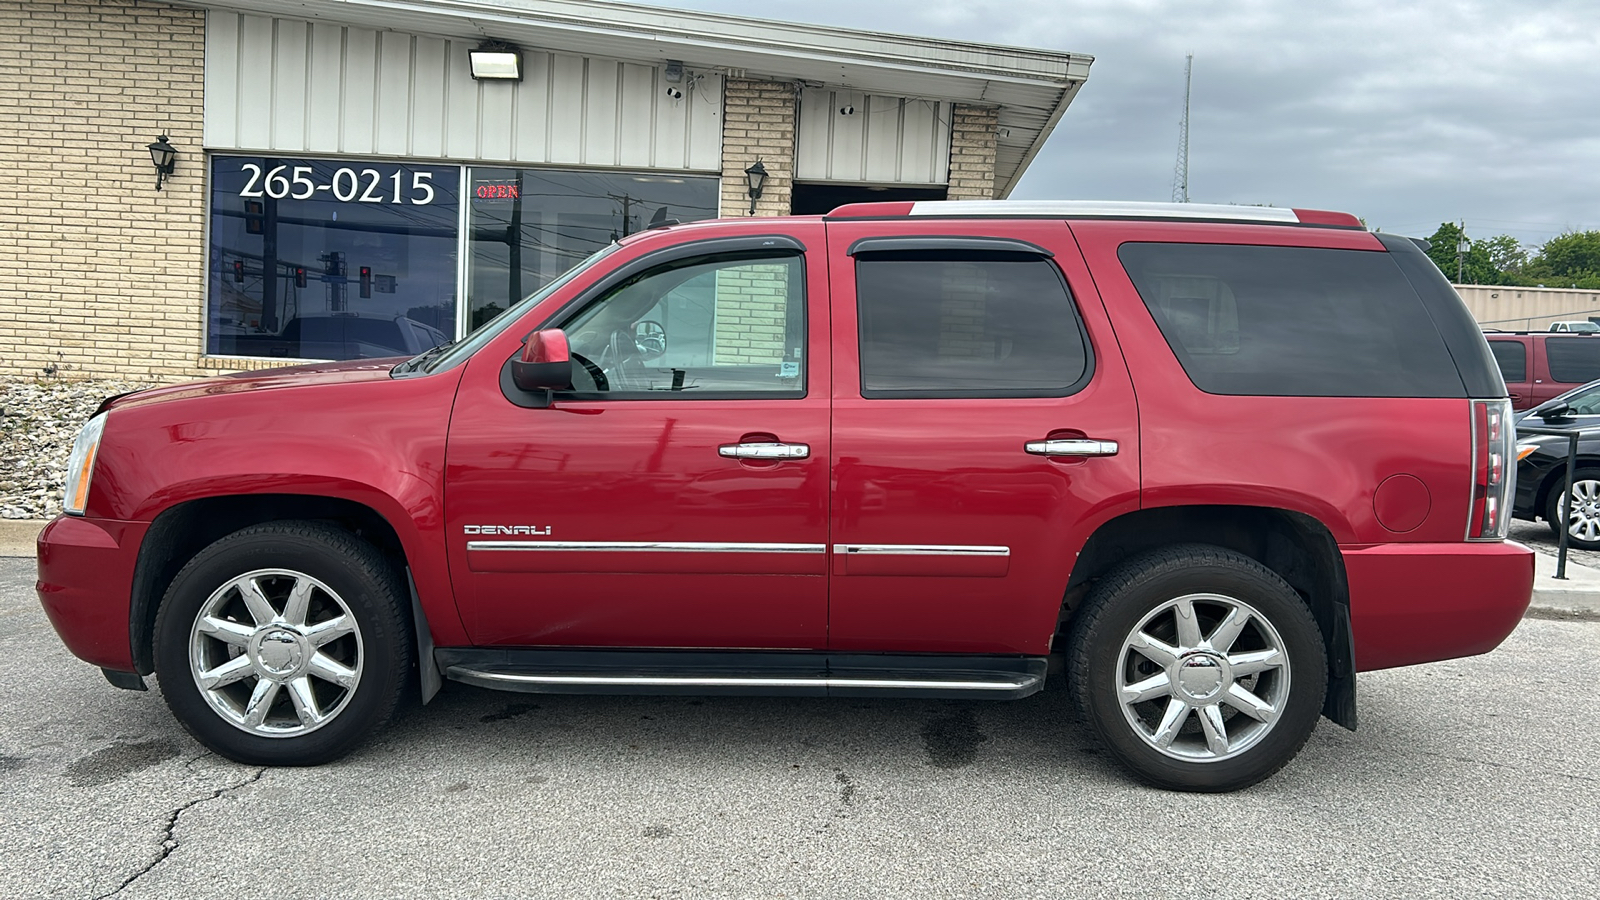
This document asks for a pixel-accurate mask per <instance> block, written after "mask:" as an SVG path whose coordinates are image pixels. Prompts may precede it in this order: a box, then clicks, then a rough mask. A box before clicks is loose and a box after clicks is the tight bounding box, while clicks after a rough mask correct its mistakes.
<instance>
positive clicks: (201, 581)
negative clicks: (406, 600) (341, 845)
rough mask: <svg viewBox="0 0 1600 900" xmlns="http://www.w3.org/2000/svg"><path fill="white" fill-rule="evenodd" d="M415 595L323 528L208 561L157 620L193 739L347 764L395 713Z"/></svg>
mask: <svg viewBox="0 0 1600 900" xmlns="http://www.w3.org/2000/svg"><path fill="white" fill-rule="evenodd" d="M401 603H402V594H401V589H400V585H399V583H398V580H397V578H396V576H395V572H394V570H393V568H392V567H391V566H390V565H389V564H388V563H387V561H386V560H384V558H383V556H382V554H380V553H379V552H378V551H377V550H376V549H375V548H373V547H371V546H370V545H368V544H365V543H363V542H361V541H359V540H357V539H356V538H355V537H353V536H352V535H350V534H349V533H347V532H345V531H341V530H340V529H338V528H335V527H332V526H330V525H324V524H321V523H313V522H275V523H270V524H265V525H257V526H254V527H251V528H246V529H244V530H242V531H238V532H235V533H234V534H231V535H228V536H227V537H225V538H222V539H221V540H219V541H217V542H216V543H214V544H212V545H211V546H209V547H207V548H206V549H204V550H202V551H201V552H200V553H199V554H198V555H196V556H195V558H194V559H192V560H190V561H189V563H188V564H187V565H186V566H184V567H183V570H182V571H180V572H179V573H178V576H177V578H175V579H174V580H173V582H172V585H171V586H170V587H169V588H168V590H167V594H166V597H165V598H164V600H163V601H162V604H161V609H160V611H159V613H158V614H157V617H156V633H155V637H156V648H155V650H156V653H155V656H156V674H157V676H158V678H159V680H160V684H161V692H162V695H163V696H164V697H165V698H166V701H167V705H168V706H169V707H171V709H172V711H173V713H174V714H175V715H176V716H177V717H178V720H179V721H180V722H182V723H183V725H184V727H185V728H187V729H188V730H189V733H190V734H192V735H194V736H195V738H196V739H198V740H199V741H200V742H201V743H203V744H205V745H206V746H207V747H210V748H211V749H212V750H215V751H216V752H218V753H220V754H222V755H223V756H227V757H229V758H230V759H235V760H238V761H240V762H247V763H253V764H258V765H314V764H317V763H321V762H326V761H328V760H331V759H335V758H337V757H340V756H343V755H344V754H346V753H348V752H349V751H350V750H351V749H353V748H354V747H355V746H356V745H357V744H359V743H360V742H361V741H362V740H363V739H365V737H366V736H367V735H368V734H369V733H371V732H372V731H373V730H375V729H376V728H379V727H381V726H382V725H383V724H385V723H386V722H387V721H388V720H389V718H390V717H391V716H392V715H393V713H394V710H395V708H396V706H397V704H398V702H399V698H400V694H401V690H402V688H403V687H404V681H405V675H406V673H407V672H408V671H409V670H410V664H411V656H410V651H409V647H410V642H409V641H407V640H406V639H405V634H406V632H405V619H404V615H403V612H402V610H403V609H404V607H403V606H402V605H401Z"/></svg>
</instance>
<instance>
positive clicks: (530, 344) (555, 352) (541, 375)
mask: <svg viewBox="0 0 1600 900" xmlns="http://www.w3.org/2000/svg"><path fill="white" fill-rule="evenodd" d="M511 381H512V383H513V384H515V385H516V386H517V388H518V389H519V390H524V391H530V392H532V391H567V390H571V389H572V350H571V348H569V347H568V346H567V333H566V332H565V331H562V330H561V329H559V328H547V329H545V330H543V331H535V332H534V333H533V334H530V335H528V339H527V340H526V341H524V342H523V345H522V355H521V356H520V357H518V358H516V359H514V360H512V361H511Z"/></svg>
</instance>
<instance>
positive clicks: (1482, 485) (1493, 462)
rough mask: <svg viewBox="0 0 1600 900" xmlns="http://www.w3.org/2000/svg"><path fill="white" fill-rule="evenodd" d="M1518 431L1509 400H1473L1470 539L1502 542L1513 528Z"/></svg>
mask: <svg viewBox="0 0 1600 900" xmlns="http://www.w3.org/2000/svg"><path fill="white" fill-rule="evenodd" d="M1515 443H1516V431H1515V429H1513V428H1512V426H1511V401H1510V400H1474V401H1472V506H1471V508H1470V512H1469V513H1468V518H1467V540H1469V541H1501V540H1505V537H1506V532H1507V531H1508V530H1509V529H1510V528H1511V492H1512V490H1513V489H1514V488H1515V486H1516V481H1517V467H1516V466H1515V465H1513V464H1512V460H1513V459H1514V457H1513V455H1512V454H1513V451H1514V446H1515Z"/></svg>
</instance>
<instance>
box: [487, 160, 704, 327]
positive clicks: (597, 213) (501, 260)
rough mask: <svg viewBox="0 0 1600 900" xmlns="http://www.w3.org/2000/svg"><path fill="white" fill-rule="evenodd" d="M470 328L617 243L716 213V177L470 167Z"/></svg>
mask: <svg viewBox="0 0 1600 900" xmlns="http://www.w3.org/2000/svg"><path fill="white" fill-rule="evenodd" d="M467 183H468V191H467V192H468V196H469V198H470V199H469V202H470V209H471V213H470V235H471V248H470V253H469V257H468V274H467V299H468V306H469V319H468V322H469V330H471V329H476V328H478V327H479V326H481V325H483V323H485V322H487V321H489V320H490V319H492V318H494V317H495V316H496V315H498V314H499V313H500V312H501V311H502V310H504V309H506V308H507V307H508V306H510V304H511V303H513V302H515V301H516V300H520V299H521V298H523V297H525V296H527V295H528V294H531V293H533V292H534V291H536V290H539V289H540V288H542V287H544V286H545V285H546V284H548V283H549V282H550V281H552V280H554V279H555V278H556V277H558V276H560V275H561V273H563V272H565V271H567V270H568V269H570V268H572V266H573V265H575V264H576V263H578V262H579V261H581V260H582V259H584V258H585V257H587V256H589V255H590V254H591V253H594V252H595V251H596V250H599V249H600V248H602V247H604V246H606V245H607V244H609V243H611V242H612V241H615V240H617V239H619V238H623V237H627V236H628V235H630V234H633V233H635V232H638V231H642V230H644V229H645V228H647V227H649V226H650V225H651V224H652V223H660V222H663V221H666V220H668V219H676V220H678V221H680V222H689V221H693V220H696V219H709V218H713V217H715V216H716V214H717V191H718V182H717V179H716V178H715V177H704V176H701V177H695V176H689V175H664V174H653V175H647V174H632V173H625V172H561V171H552V170H549V169H506V168H488V167H474V168H472V170H471V171H470V172H469V173H468V181H467Z"/></svg>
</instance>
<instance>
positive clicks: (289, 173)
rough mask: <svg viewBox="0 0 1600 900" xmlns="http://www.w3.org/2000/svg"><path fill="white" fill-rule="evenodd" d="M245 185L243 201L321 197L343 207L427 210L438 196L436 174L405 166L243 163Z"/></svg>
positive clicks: (241, 189)
mask: <svg viewBox="0 0 1600 900" xmlns="http://www.w3.org/2000/svg"><path fill="white" fill-rule="evenodd" d="M239 169H240V173H241V174H242V175H244V176H245V183H244V186H243V187H242V188H240V189H239V196H241V197H270V198H272V199H274V200H310V199H311V198H313V197H316V196H318V195H323V196H327V197H331V198H332V199H334V200H338V201H339V202H341V203H390V204H395V203H398V204H404V205H409V206H427V205H428V204H430V203H432V202H433V201H434V199H435V197H436V196H437V192H436V191H435V190H434V185H433V175H434V173H432V172H418V171H413V170H411V169H408V168H406V167H405V166H381V165H380V166H361V167H359V168H358V167H355V166H339V167H337V168H333V167H331V166H323V165H319V166H309V165H290V164H287V163H285V164H283V165H270V164H269V165H261V164H259V163H253V162H242V163H240V165H239Z"/></svg>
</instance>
